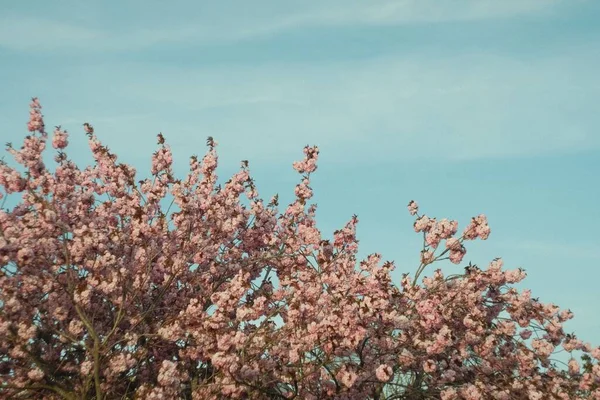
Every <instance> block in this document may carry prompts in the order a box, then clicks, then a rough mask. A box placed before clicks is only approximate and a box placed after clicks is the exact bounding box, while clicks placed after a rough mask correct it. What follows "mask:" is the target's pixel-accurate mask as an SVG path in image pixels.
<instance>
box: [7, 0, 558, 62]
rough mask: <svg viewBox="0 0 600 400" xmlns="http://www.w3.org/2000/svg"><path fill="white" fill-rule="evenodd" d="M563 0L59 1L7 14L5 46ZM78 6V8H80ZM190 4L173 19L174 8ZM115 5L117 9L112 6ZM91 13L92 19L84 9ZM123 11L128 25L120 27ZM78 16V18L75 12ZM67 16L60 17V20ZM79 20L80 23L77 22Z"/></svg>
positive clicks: (131, 41)
mask: <svg viewBox="0 0 600 400" xmlns="http://www.w3.org/2000/svg"><path fill="white" fill-rule="evenodd" d="M559 2H560V0H503V1H497V0H455V1H437V0H394V1H380V2H366V1H362V0H360V1H359V0H343V1H342V0H324V1H319V2H303V3H299V2H294V3H292V2H280V1H272V0H270V1H255V2H252V3H246V2H243V3H242V2H232V1H223V2H215V3H207V4H204V3H198V4H200V5H198V4H196V5H194V3H191V2H188V1H186V2H177V1H175V2H169V3H164V2H160V3H156V4H152V2H148V1H144V2H140V1H137V0H130V1H123V2H122V3H121V6H120V7H119V8H118V9H117V8H114V9H112V10H111V9H110V8H108V7H105V8H104V10H101V11H104V12H99V11H98V10H97V9H94V8H91V6H90V9H89V11H86V9H85V8H84V9H83V10H82V7H85V4H83V5H82V4H77V7H76V8H71V7H67V5H68V4H69V2H65V3H63V4H64V8H61V7H60V5H59V4H57V5H56V10H55V13H56V14H57V15H58V16H57V17H54V18H52V17H51V16H50V17H49V16H46V15H39V16H37V17H36V16H35V15H36V10H35V9H31V8H27V9H26V15H22V14H9V13H6V14H5V16H4V18H1V19H0V46H3V47H7V48H11V49H15V50H24V51H27V50H30V51H31V50H35V51H56V50H60V49H77V50H80V51H86V50H88V51H110V50H121V51H126V50H135V49H140V48H146V47H148V46H152V45H155V44H163V43H164V44H168V43H176V42H192V43H195V44H207V43H222V42H235V41H241V40H249V39H253V38H257V37H261V36H269V35H274V34H277V33H279V32H283V31H286V30H290V29H300V28H310V27H323V26H345V25H352V26H356V27H360V26H372V25H397V24H413V23H435V22H441V21H469V20H479V19H489V18H504V17H510V16H514V15H520V14H528V13H536V12H543V11H544V10H545V9H550V8H551V7H552V6H554V5H555V4H557V3H559ZM74 9H76V11H73V10H74ZM173 9H174V10H180V11H181V10H185V12H180V13H179V15H178V17H177V18H168V16H169V15H170V14H171V13H170V11H171V10H173ZM109 11H111V12H109ZM84 12H85V13H86V14H88V13H89V16H88V17H87V18H86V19H85V23H83V22H81V21H82V19H81V18H80V16H81V14H82V13H84ZM114 13H118V14H119V16H120V17H121V18H122V21H124V22H125V23H122V24H120V25H119V26H118V27H117V28H116V29H115V26H113V24H114V22H112V20H113V18H114ZM74 17H78V18H74ZM59 18H60V20H59ZM77 20H79V21H80V22H79V23H77V22H74V21H77Z"/></svg>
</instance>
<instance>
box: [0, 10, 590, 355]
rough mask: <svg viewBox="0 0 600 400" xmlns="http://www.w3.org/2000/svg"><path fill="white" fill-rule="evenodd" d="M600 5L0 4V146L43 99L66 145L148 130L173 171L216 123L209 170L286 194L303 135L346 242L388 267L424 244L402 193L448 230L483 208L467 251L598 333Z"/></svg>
mask: <svg viewBox="0 0 600 400" xmlns="http://www.w3.org/2000/svg"><path fill="white" fill-rule="evenodd" d="M599 21H600V2H597V1H592V0H590V1H580V0H568V1H567V0H565V1H558V0H554V1H552V0H547V1H542V0H515V1H509V0H497V1H489V0H478V1H466V0H455V1H444V0H439V1H429V0H419V1H416V0H415V1H355V0H343V1H341V0H340V1H332V0H320V1H262V0H258V1H256V0H255V1H252V2H246V1H236V2H232V1H219V2H208V1H185V2H183V1H170V2H166V1H147V0H146V1H132V0H122V1H85V2H84V1H60V0H54V1H52V2H49V1H21V2H9V1H2V2H0V61H1V62H0V94H1V95H0V127H1V128H0V142H6V141H12V142H15V143H19V142H20V141H21V140H22V137H23V136H24V135H25V134H26V132H25V123H26V121H27V115H28V114H27V113H28V109H27V104H28V102H29V98H30V97H31V96H39V97H40V99H41V101H42V104H43V105H44V110H43V111H44V114H45V116H46V123H47V125H48V126H54V125H58V124H62V125H63V127H64V128H67V129H68V130H69V131H70V133H71V143H72V147H70V154H71V156H72V157H73V158H74V159H76V160H80V161H82V162H83V161H86V160H89V158H88V156H87V154H88V150H87V148H86V147H85V137H84V134H83V132H82V130H81V124H82V123H83V122H84V121H89V122H91V123H92V124H93V125H94V126H95V128H96V131H97V132H98V134H99V136H100V138H101V139H102V140H103V141H104V142H105V143H107V144H108V145H109V147H110V148H111V149H112V150H114V151H115V152H116V153H117V154H118V155H119V156H120V158H121V160H124V161H126V162H128V163H131V164H133V165H135V166H136V167H138V170H139V169H142V168H144V167H147V166H149V156H150V153H151V152H152V151H154V149H155V137H156V134H157V133H158V132H159V131H162V132H163V133H164V134H165V136H166V137H167V141H168V142H169V143H170V144H171V146H172V148H173V150H174V153H175V156H176V160H177V163H176V169H177V171H178V172H179V173H180V174H183V173H184V172H185V170H186V168H187V160H188V156H190V155H191V154H194V153H199V154H203V153H204V152H205V146H204V143H205V140H206V137H207V136H209V135H211V136H214V137H215V139H216V140H217V141H218V142H219V153H220V159H221V169H220V176H221V177H222V178H224V179H227V178H228V176H229V175H230V174H232V173H233V172H234V171H235V170H236V169H237V167H238V165H239V161H240V160H242V159H248V160H250V166H251V170H252V172H253V175H254V176H255V178H256V181H257V184H258V188H259V190H260V192H261V194H262V196H263V197H265V198H269V197H270V196H271V195H272V194H274V193H279V194H280V197H281V198H282V200H283V204H284V205H285V204H287V203H288V202H289V201H290V200H291V194H292V193H293V188H294V185H295V183H296V181H297V175H295V173H294V171H293V170H292V168H291V163H292V162H293V161H294V160H296V159H298V158H299V157H301V151H302V147H303V146H304V145H306V144H317V145H319V146H320V148H321V161H320V169H319V170H318V172H317V174H316V175H315V177H314V181H313V187H314V189H315V191H316V194H317V196H316V201H317V202H318V203H319V206H320V207H319V212H318V216H319V223H320V228H322V229H323V231H324V232H326V234H327V235H329V234H330V233H331V232H332V231H333V230H334V229H336V228H338V227H341V226H343V224H344V223H345V222H346V221H347V220H348V219H349V218H350V216H351V215H352V214H353V213H356V214H358V216H359V219H360V225H359V238H360V239H361V249H362V250H361V253H362V254H367V253H371V252H380V253H382V254H383V256H384V258H386V259H393V260H395V261H396V262H397V266H398V269H397V271H396V275H395V276H396V277H397V279H398V278H399V276H400V274H401V273H402V272H414V270H415V268H416V266H417V263H418V256H419V250H420V243H421V238H420V236H419V235H417V234H415V233H414V232H413V231H412V221H413V220H412V218H411V217H410V216H409V215H408V213H407V211H406V204H407V203H408V201H409V200H411V199H415V200H417V201H418V202H419V203H420V205H421V209H422V211H424V212H425V213H427V214H429V215H431V216H437V217H449V218H454V219H458V220H459V222H460V224H461V225H460V227H461V230H462V229H463V228H464V226H465V224H466V223H468V221H469V218H470V217H471V216H473V215H477V214H479V213H485V214H487V215H488V218H489V222H490V225H491V228H492V234H491V236H490V238H489V240H488V241H487V242H475V243H472V244H471V245H470V246H469V247H468V251H469V252H468V253H467V257H466V258H465V261H466V262H467V261H469V260H471V261H473V262H474V263H476V264H478V265H481V266H485V265H487V263H488V262H489V261H491V260H492V259H493V258H495V257H498V256H502V257H503V258H504V260H505V264H506V266H507V267H511V268H516V267H524V268H525V269H526V270H527V271H528V273H529V277H528V278H527V280H526V281H525V284H524V285H523V286H528V287H530V288H532V290H533V295H534V297H537V296H539V297H540V298H541V299H542V300H544V301H547V302H555V303H557V304H559V305H561V306H562V307H565V308H571V309H572V310H573V311H574V312H575V315H576V317H575V320H574V321H573V322H572V323H570V324H569V325H568V327H569V328H570V329H571V330H575V332H576V333H577V334H578V336H580V337H581V338H582V339H584V340H590V341H593V342H594V343H595V344H600V331H599V328H600V309H599V306H598V304H600V291H599V289H598V288H599V283H600V253H599V250H600V246H599V244H600V233H599V226H600V212H599V211H598V202H599V200H600V189H599V186H598V178H597V177H598V174H599V173H600V132H599V130H598V128H599V126H600V117H599V115H600V113H598V111H597V110H598V104H599V103H600V102H599V100H600V76H599V72H598V71H599V67H600V23H599ZM146 169H147V168H146ZM466 262H465V263H464V264H466ZM463 266H464V265H463ZM463 266H460V267H456V266H453V265H451V264H448V265H446V266H444V269H445V270H446V271H448V272H450V271H454V270H461V269H462V267H463Z"/></svg>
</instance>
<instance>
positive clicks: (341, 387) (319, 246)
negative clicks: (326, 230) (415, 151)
mask: <svg viewBox="0 0 600 400" xmlns="http://www.w3.org/2000/svg"><path fill="white" fill-rule="evenodd" d="M27 126H28V129H29V131H30V132H31V133H32V134H31V135H30V136H28V137H26V139H25V141H24V144H23V147H21V148H20V149H18V150H17V149H14V148H12V147H10V148H9V152H10V153H11V154H12V155H13V157H14V159H15V161H16V163H18V164H20V167H19V168H16V167H11V166H10V165H8V163H1V164H0V172H1V173H0V189H1V191H0V194H1V195H2V196H9V195H13V194H17V195H19V196H20V197H19V201H18V202H17V204H16V205H15V206H14V207H12V208H9V209H2V210H0V266H1V270H0V271H1V272H0V397H2V398H43V399H80V398H82V399H97V400H102V399H117V398H118V399H121V398H123V399H133V398H143V399H178V398H180V399H198V400H200V399H211V398H214V399H218V398H239V399H292V398H302V399H324V398H339V399H392V398H393V399H412V398H423V399H425V398H441V399H444V400H452V399H470V400H474V399H488V398H489V399H498V400H508V399H565V400H566V399H588V398H595V399H599V398H600V364H599V363H598V362H599V361H600V348H598V347H594V346H592V345H591V344H589V343H586V342H583V341H582V340H580V339H579V338H577V337H576V336H575V335H573V334H567V333H566V332H565V331H564V330H563V325H564V323H565V322H566V321H568V320H569V319H571V318H572V317H573V314H572V313H571V312H570V311H568V310H561V309H560V308H559V307H557V306H555V305H553V304H544V303H542V302H540V301H539V300H538V299H536V298H533V297H532V293H531V292H530V291H529V290H521V291H519V290H517V288H516V287H515V286H514V284H516V283H519V282H521V281H522V280H523V279H524V278H525V272H524V271H523V270H520V269H506V268H504V265H503V261H502V259H495V260H493V261H491V262H490V263H489V265H487V266H486V267H484V268H479V267H477V266H475V265H471V264H470V265H469V266H467V267H466V268H465V269H464V272H459V273H457V274H453V275H450V276H446V275H444V274H443V273H442V271H441V269H433V268H432V264H435V263H437V262H441V261H443V260H446V259H448V260H450V261H451V262H452V263H455V264H460V263H461V262H462V260H463V258H464V256H465V254H466V248H465V245H466V243H468V241H470V240H475V239H482V240H486V239H487V238H488V237H489V235H490V228H489V226H488V221H487V219H486V217H485V216H484V215H479V216H476V217H474V218H473V219H472V220H471V221H470V223H469V224H468V225H467V227H466V228H465V229H464V230H463V233H462V235H460V233H459V229H458V222H457V221H454V220H449V219H436V218H431V217H428V216H426V215H419V206H418V205H417V203H416V202H415V201H411V202H410V203H409V205H408V211H409V213H410V215H413V216H415V218H416V220H415V222H414V230H415V231H416V232H418V233H421V234H423V248H422V249H421V260H420V261H421V262H420V265H419V266H418V267H417V269H416V272H415V273H414V274H412V275H411V274H405V275H403V277H402V279H401V280H400V281H399V282H394V281H393V279H392V276H391V272H392V271H393V270H394V269H395V266H394V264H393V263H392V262H384V261H382V257H381V255H380V254H371V255H369V256H367V257H366V258H365V259H363V260H359V259H358V257H357V252H358V240H357V235H356V234H357V232H356V230H357V226H358V217H356V216H353V217H352V218H350V220H349V221H348V223H347V224H346V225H345V226H343V227H342V228H341V229H339V230H337V231H335V232H334V234H333V237H331V238H325V237H324V236H323V235H322V234H321V232H320V231H319V229H318V228H317V225H316V205H309V204H307V202H308V201H310V199H311V198H312V197H313V190H312V188H311V187H310V179H311V174H312V173H313V172H314V171H315V170H316V168H317V160H318V154H319V149H318V148H317V147H309V146H307V147H306V148H305V149H304V159H303V160H301V161H298V162H296V163H294V164H293V167H294V169H295V170H296V171H297V172H298V173H299V174H300V175H301V177H300V182H299V184H298V186H296V189H295V198H294V200H293V202H292V203H291V204H289V205H288V206H287V207H286V208H285V210H284V211H283V212H281V213H280V212H279V211H278V198H277V196H275V197H274V198H273V199H272V200H271V201H270V202H269V203H265V202H264V201H263V200H262V199H261V198H260V197H259V195H258V191H257V189H256V187H255V185H254V182H253V180H252V178H251V176H250V173H249V169H248V164H247V162H244V163H242V168H241V169H240V171H239V172H237V173H236V174H234V175H233V176H232V177H231V179H230V180H229V181H227V182H226V183H225V184H224V185H222V186H221V185H219V184H218V177H217V175H216V170H217V165H218V157H217V153H216V146H217V144H216V142H215V141H214V140H213V139H212V138H209V140H208V142H207V144H208V151H207V153H206V155H205V156H204V157H203V158H201V159H199V158H198V157H196V156H194V157H192V158H191V159H190V167H189V173H188V174H187V175H186V176H184V177H183V178H182V179H177V178H176V177H175V176H174V172H173V168H172V163H173V156H172V153H171V150H170V148H169V146H168V145H167V144H166V141H165V138H164V137H163V136H162V135H159V136H158V146H159V148H158V150H157V151H156V152H155V153H154V155H153V157H152V165H151V169H150V176H149V177H146V178H144V179H141V180H139V179H138V178H137V174H136V170H135V169H134V168H133V167H131V166H128V165H126V164H123V163H118V162H117V157H116V155H115V154H113V153H112V152H111V151H110V150H109V149H108V148H107V147H106V146H105V145H103V144H102V143H101V142H100V140H99V139H98V137H97V136H96V133H95V132H94V129H93V127H92V125H90V124H88V123H86V124H85V125H84V132H85V134H86V135H87V136H88V139H89V147H90V150H91V152H92V156H93V159H94V163H93V165H91V166H89V167H87V168H85V169H80V168H79V167H78V166H77V165H76V164H75V163H74V162H72V161H71V160H70V159H69V158H68V155H67V153H66V149H67V148H68V136H67V133H66V131H63V130H62V129H61V128H60V127H57V128H56V130H55V131H54V133H53V137H52V139H51V141H52V147H53V148H54V149H55V150H57V152H58V155H57V156H56V158H55V161H56V166H55V168H54V170H53V171H51V170H50V169H49V168H48V167H47V166H46V165H45V164H44V162H43V161H42V152H43V151H44V149H45V147H46V142H47V140H48V138H47V134H46V132H45V131H44V126H45V125H44V121H43V116H42V114H41V106H40V103H39V101H38V100H37V99H34V100H33V102H32V104H31V113H30V120H29V123H28V125H27ZM458 235H460V236H458ZM442 243H443V245H440V244H442ZM461 271H462V270H461ZM559 351H564V352H567V353H568V354H571V355H572V356H571V357H570V360H569V361H568V363H567V365H565V366H564V367H561V366H560V365H559V364H557V363H556V362H555V360H554V357H555V355H556V353H557V352H559ZM578 355H581V356H580V357H578Z"/></svg>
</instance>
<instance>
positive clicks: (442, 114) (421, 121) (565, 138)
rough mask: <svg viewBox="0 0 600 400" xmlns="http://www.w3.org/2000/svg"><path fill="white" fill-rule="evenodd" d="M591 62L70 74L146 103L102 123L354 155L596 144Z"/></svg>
mask: <svg viewBox="0 0 600 400" xmlns="http://www.w3.org/2000/svg"><path fill="white" fill-rule="evenodd" d="M582 53H584V52H582ZM590 54H591V53H590ZM597 63H598V60H597V59H596V58H594V56H593V55H589V56H586V57H584V58H579V59H573V58H568V57H566V56H565V57H559V56H557V57H555V58H539V59H535V60H530V61H528V62H527V63H525V62H522V61H518V60H515V59H512V58H508V57H497V56H490V55H484V54H482V55H466V56H454V57H446V58H438V59H436V60H435V62H433V61H432V60H431V59H430V58H427V57H420V58H418V57H413V58H411V59H410V60H404V59H402V58H397V57H390V58H380V59H374V60H368V61H361V62H357V61H352V62H331V63H328V64H319V65H309V64H280V65H277V64H270V65H262V66H257V67H232V66H229V67H222V66H220V67H212V68H202V69H198V68H185V67H165V66H148V65H145V64H144V65H136V64H128V65H120V66H118V67H117V66H111V65H103V66H102V67H90V68H86V71H87V72H88V73H89V74H90V76H94V77H96V80H97V81H98V82H111V83H110V89H109V88H108V87H107V85H106V84H104V83H98V84H97V86H94V84H95V82H96V81H93V82H91V81H86V82H85V84H84V83H83V82H82V83H81V86H80V85H79V83H78V82H77V81H76V80H71V81H70V82H71V85H74V86H77V87H81V90H83V91H85V92H89V93H94V94H95V95H94V96H95V101H96V102H99V103H103V104H112V105H111V107H113V110H104V111H103V113H108V114H111V113H113V112H114V113H121V112H122V113H125V114H127V113H142V114H150V116H149V117H148V118H145V119H143V120H139V121H131V122H127V121H125V122H123V123H122V124H121V125H117V124H116V123H110V122H107V123H106V124H105V125H106V128H107V129H108V130H109V131H110V132H109V134H114V135H116V136H119V135H123V133H127V134H128V135H129V132H136V131H150V132H153V134H154V133H157V132H158V131H159V130H162V131H163V132H165V133H166V134H167V137H169V132H173V133H174V135H175V136H176V137H177V138H178V141H179V142H180V143H182V144H181V147H182V149H185V150H187V149H189V147H190V146H189V145H186V144H185V143H197V145H196V147H199V148H202V146H203V145H202V143H203V142H204V139H205V137H206V136H208V135H211V136H214V137H215V138H216V139H217V140H218V141H220V142H221V144H222V146H223V147H225V149H223V152H224V153H227V154H230V155H231V156H232V157H233V158H234V159H242V158H246V157H255V158H258V159H260V160H264V161H267V160H273V159H275V158H278V157H281V158H284V159H289V157H290V156H292V155H294V156H295V155H297V152H298V150H299V149H300V148H301V147H302V146H304V145H306V144H308V143H315V144H318V145H320V146H321V147H322V148H323V150H324V151H325V154H329V155H330V156H333V155H334V154H335V157H336V158H337V157H349V159H350V160H352V161H353V162H355V161H356V160H357V159H365V160H378V159H390V158H395V159H398V160H406V161H413V160H436V159H437V160H468V159H479V158H494V157H515V156H536V155H546V154H560V153H569V152H578V151H583V150H590V149H597V148H600V135H597V133H596V125H597V118H596V117H595V116H596V113H595V109H594V104H595V102H594V101H593V100H594V99H597V98H598V96H599V95H600V93H599V91H600V88H598V87H597V85H591V84H590V82H594V81H595V79H596V77H595V74H596V72H595V70H594V69H593V68H592V67H591V66H593V65H597ZM56 86H57V89H56V90H58V91H59V92H57V96H58V95H59V93H60V90H61V89H60V88H61V83H60V82H56ZM61 101H62V102H63V103H65V106H67V103H66V100H64V98H62V99H61ZM82 112H83V111H79V114H81V113H82ZM92 112H93V110H90V111H89V113H92ZM89 119H90V120H92V119H93V114H90V117H89ZM91 122H92V123H93V122H94V121H93V120H92V121H91Z"/></svg>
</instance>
